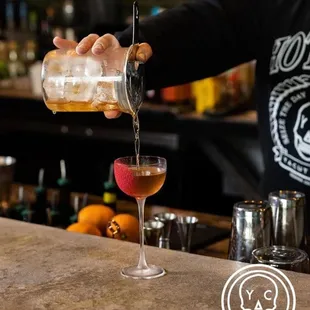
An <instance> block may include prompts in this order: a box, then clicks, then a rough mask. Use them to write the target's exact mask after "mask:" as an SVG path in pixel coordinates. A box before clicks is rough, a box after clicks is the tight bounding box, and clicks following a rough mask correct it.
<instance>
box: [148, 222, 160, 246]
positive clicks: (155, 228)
mask: <svg viewBox="0 0 310 310" xmlns="http://www.w3.org/2000/svg"><path fill="white" fill-rule="evenodd" d="M163 230H164V223H162V222H160V221H156V220H148V221H147V222H145V223H144V239H145V240H144V241H145V244H147V245H151V246H157V247H158V246H159V239H160V237H161V236H162V234H163Z"/></svg>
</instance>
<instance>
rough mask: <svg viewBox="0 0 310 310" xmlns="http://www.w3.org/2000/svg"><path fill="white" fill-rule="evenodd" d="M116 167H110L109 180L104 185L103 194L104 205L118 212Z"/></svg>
mask: <svg viewBox="0 0 310 310" xmlns="http://www.w3.org/2000/svg"><path fill="white" fill-rule="evenodd" d="M113 168H114V165H113V164H111V165H110V171H109V179H108V180H107V181H106V182H104V183H103V187H104V192H103V197H102V198H103V204H104V205H105V206H108V207H110V208H111V209H112V210H114V211H115V212H117V210H116V203H117V187H116V184H115V182H114V170H113Z"/></svg>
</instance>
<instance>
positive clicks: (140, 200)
mask: <svg viewBox="0 0 310 310" xmlns="http://www.w3.org/2000/svg"><path fill="white" fill-rule="evenodd" d="M166 171H167V162H166V159H165V158H161V157H155V156H140V158H139V167H138V166H137V165H136V157H135V156H129V157H121V158H118V159H116V160H115V161H114V174H115V180H116V183H117V185H118V187H119V188H120V189H121V190H122V191H123V192H124V193H125V194H126V195H128V196H130V197H134V198H135V199H136V201H137V204H138V210H139V235H140V258H139V263H138V265H137V266H133V267H126V268H124V269H122V272H121V273H122V275H123V276H125V277H130V278H134V279H153V278H158V277H161V276H163V275H164V274H165V270H164V269H163V268H161V267H158V266H154V265H148V264H147V262H146V259H145V250H144V205H145V201H146V198H147V197H149V196H152V195H154V194H156V193H157V192H158V191H159V190H160V189H161V187H162V186H163V184H164V182H165V179H166Z"/></svg>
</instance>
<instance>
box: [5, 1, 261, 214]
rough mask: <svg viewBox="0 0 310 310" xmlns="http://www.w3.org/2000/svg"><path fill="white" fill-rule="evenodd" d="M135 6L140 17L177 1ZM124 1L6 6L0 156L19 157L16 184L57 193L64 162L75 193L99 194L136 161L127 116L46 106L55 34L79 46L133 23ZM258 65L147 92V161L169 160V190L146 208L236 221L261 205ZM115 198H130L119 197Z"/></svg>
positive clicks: (144, 132) (143, 128)
mask: <svg viewBox="0 0 310 310" xmlns="http://www.w3.org/2000/svg"><path fill="white" fill-rule="evenodd" d="M180 3H181V1H178V0H173V1H172V0H170V1H168V0H166V1H164V0H162V1H158V0H157V1H155V0H148V1H146V0H143V1H139V4H140V15H141V19H142V18H145V17H147V16H149V15H154V14H160V12H162V11H163V10H166V9H169V8H171V7H174V6H176V5H178V4H180ZM131 14H132V2H131V1H128V0H87V1H85V0H53V1H50V0H2V1H1V3H0V139H1V140H0V141H1V144H0V145H1V148H0V154H1V155H9V156H13V157H15V158H16V159H17V164H16V171H15V182H20V183H25V184H33V185H35V184H37V182H38V181H37V179H38V172H39V169H40V168H44V169H45V183H46V186H48V187H55V186H56V181H57V179H58V178H59V177H60V168H59V161H60V160H61V159H64V160H65V161H66V166H67V174H68V177H69V178H70V179H71V180H72V186H73V190H75V191H79V192H87V193H90V194H96V195H102V194H103V192H104V182H105V181H107V179H108V177H109V168H110V164H111V163H112V162H113V160H114V159H115V158H116V157H119V156H125V155H132V154H134V143H133V142H134V140H133V132H132V124H131V117H130V116H129V115H123V116H122V117H121V118H119V119H117V120H107V119H105V117H104V116H103V114H101V113H85V114H84V113H57V114H55V115H54V114H53V113H52V112H51V111H49V110H48V109H47V108H46V107H45V105H44V102H43V100H42V93H41V84H40V82H41V81H40V72H41V64H42V59H43V57H44V55H45V54H46V53H47V52H48V51H50V50H51V49H54V46H53V45H52V39H53V37H54V36H56V35H58V36H61V37H64V38H67V39H70V40H80V39H81V38H83V37H84V36H85V35H87V34H89V33H98V34H104V33H115V32H116V31H121V30H123V29H125V28H126V27H128V25H129V24H130V23H131V18H132V17H131ZM211 61H212V60H211ZM254 83H255V62H251V63H246V64H243V65H241V66H239V67H236V68H231V70H229V71H227V72H223V73H222V74H220V75H219V76H216V77H211V78H206V79H203V80H199V81H195V82H193V83H191V84H186V85H178V86H174V87H169V88H165V89H154V90H148V91H147V92H146V94H145V102H144V104H143V107H142V110H141V111H140V128H141V154H145V155H158V156H164V157H166V158H167V160H168V174H167V182H166V184H165V186H164V188H163V189H162V190H161V191H160V192H159V193H158V194H157V195H155V196H153V197H150V198H149V199H148V202H149V203H153V204H159V205H165V206H170V207H176V208H180V209H187V210H196V211H202V212H208V213H215V214H221V215H231V210H232V205H233V203H234V202H235V201H239V200H241V199H252V198H253V199H254V198H259V197H260V195H259V190H258V188H259V179H260V176H261V174H262V173H263V168H264V167H263V162H262V155H261V150H260V147H259V139H258V133H257V118H256V112H255V110H254V109H255V106H254V105H253V100H252V97H253V85H254ZM118 197H120V198H124V196H123V194H122V193H121V192H119V193H118Z"/></svg>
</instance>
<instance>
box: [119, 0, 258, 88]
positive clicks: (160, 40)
mask: <svg viewBox="0 0 310 310" xmlns="http://www.w3.org/2000/svg"><path fill="white" fill-rule="evenodd" d="M253 3H255V4H256V1H255V0H198V1H193V2H190V3H188V4H183V5H180V6H178V7H176V8H173V9H170V10H167V11H164V12H163V13H161V14H159V15H157V16H152V17H149V18H146V19H145V20H143V21H141V23H140V32H141V38H140V42H147V43H149V44H150V45H151V47H152V49H153V56H152V57H151V59H150V60H149V61H148V62H147V65H146V68H147V69H146V71H147V72H146V74H147V75H146V77H147V88H148V89H150V88H156V87H166V86H172V85H177V84H182V83H187V82H191V81H195V80H198V79H202V78H205V77H208V76H214V75H217V74H219V73H221V72H223V71H225V70H227V69H229V68H232V67H234V66H236V65H239V64H241V63H244V62H247V61H250V60H252V59H254V58H255V50H256V49H255V46H254V44H253V42H251V38H253V37H255V36H254V35H253V32H255V30H256V29H255V27H256V26H255V18H254V16H251V14H252V13H251V12H255V8H254V7H253V5H254V4H253ZM116 36H117V38H118V39H119V41H120V43H121V45H122V46H129V45H130V44H131V37H132V30H131V27H129V28H128V29H126V30H125V31H124V32H121V33H117V34H116Z"/></svg>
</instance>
